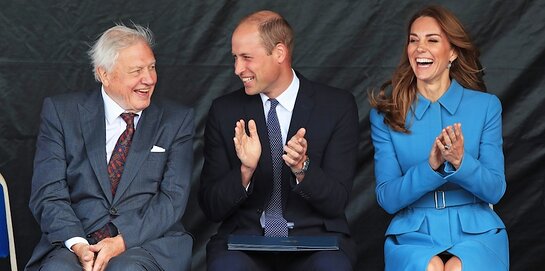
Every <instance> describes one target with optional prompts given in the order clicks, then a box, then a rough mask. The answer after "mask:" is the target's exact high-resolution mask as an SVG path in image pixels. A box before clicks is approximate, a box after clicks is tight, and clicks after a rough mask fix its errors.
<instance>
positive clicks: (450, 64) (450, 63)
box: [447, 60, 452, 69]
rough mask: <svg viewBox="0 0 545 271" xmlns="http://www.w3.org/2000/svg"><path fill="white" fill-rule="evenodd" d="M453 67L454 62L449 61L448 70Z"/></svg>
mask: <svg viewBox="0 0 545 271" xmlns="http://www.w3.org/2000/svg"><path fill="white" fill-rule="evenodd" d="M451 66H452V61H450V60H449V61H448V65H447V69H450V67H451Z"/></svg>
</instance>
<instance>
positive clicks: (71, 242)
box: [64, 237, 89, 252]
mask: <svg viewBox="0 0 545 271" xmlns="http://www.w3.org/2000/svg"><path fill="white" fill-rule="evenodd" d="M78 243H84V244H87V245H88V244H89V241H87V239H85V238H83V237H72V238H70V239H68V240H66V241H65V242H64V245H65V246H66V248H68V250H70V251H71V252H74V251H73V250H72V246H73V245H75V244H78Z"/></svg>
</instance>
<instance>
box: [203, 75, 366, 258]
mask: <svg viewBox="0 0 545 271" xmlns="http://www.w3.org/2000/svg"><path fill="white" fill-rule="evenodd" d="M298 77H299V79H300V87H299V92H298V94H297V98H296V102H295V107H294V110H293V115H292V119H291V123H290V127H289V131H288V135H287V138H288V140H289V139H290V138H291V137H292V136H293V135H295V133H296V132H297V130H298V129H300V128H305V129H306V135H305V138H306V139H307V142H308V150H307V154H308V156H309V158H310V166H309V168H308V171H307V173H306V174H305V179H304V181H303V182H301V183H300V184H296V180H295V176H294V175H293V174H292V173H291V171H290V169H289V167H288V166H286V165H285V164H284V165H283V173H282V182H283V183H282V189H283V191H282V200H283V202H282V203H283V204H282V205H283V214H284V217H285V218H286V220H287V221H289V222H293V223H294V225H295V226H294V228H293V229H291V230H290V232H289V234H290V235H337V236H340V237H341V248H342V249H343V250H344V251H345V252H346V253H347V254H348V255H349V257H351V258H353V257H354V254H353V253H355V251H354V248H353V242H351V241H350V239H349V236H350V233H349V229H348V223H347V220H346V216H345V212H344V211H345V207H346V206H347V204H348V200H349V195H350V192H351V189H352V183H353V178H354V174H355V171H356V154H357V146H358V111H357V107H356V103H355V100H354V97H353V95H352V94H350V93H349V92H346V91H343V90H339V89H335V88H332V87H328V86H325V85H320V84H317V83H314V82H311V81H308V80H307V79H305V78H304V77H302V76H301V75H299V74H298ZM240 119H244V120H245V121H248V120H250V119H253V120H255V122H256V125H257V130H258V134H259V138H260V142H261V147H262V152H261V157H260V160H259V163H258V166H257V168H256V170H255V172H254V175H253V177H252V180H251V184H250V187H249V189H248V191H246V190H245V189H244V187H243V186H242V183H241V173H240V165H241V163H240V160H239V159H238V157H237V155H236V152H235V148H234V145H233V137H234V127H235V123H236V122H237V121H238V120H240ZM204 136H205V148H204V157H205V162H204V166H203V171H202V176H201V182H200V190H199V200H200V206H201V208H202V210H203V211H204V213H205V214H206V216H207V217H208V218H209V219H211V220H213V221H217V222H220V221H221V222H222V224H221V226H220V228H219V230H218V233H217V235H216V236H215V237H213V238H212V239H213V240H216V239H217V240H219V241H218V242H217V243H216V242H212V243H215V244H217V245H219V246H225V238H226V236H228V235H229V234H250V235H263V229H262V227H261V224H260V220H259V219H260V217H261V214H262V212H263V210H264V209H265V207H266V205H267V203H268V202H269V199H270V197H271V193H272V162H271V156H270V155H267V154H270V153H271V152H270V145H269V140H268V135H267V126H266V122H265V116H264V111H263V104H262V101H261V98H260V97H259V95H253V96H250V95H247V94H246V93H245V92H244V89H240V90H238V91H235V92H233V93H230V94H228V95H225V96H223V97H220V98H218V99H216V100H215V101H214V102H213V104H212V106H211V108H210V112H209V114H208V121H207V125H206V129H205V135H204ZM208 256H211V255H208Z"/></svg>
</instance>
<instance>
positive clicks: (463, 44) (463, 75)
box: [369, 6, 486, 134]
mask: <svg viewBox="0 0 545 271" xmlns="http://www.w3.org/2000/svg"><path fill="white" fill-rule="evenodd" d="M420 17H431V18H433V19H435V20H436V21H437V24H439V27H440V28H441V30H442V31H443V32H444V33H445V35H446V37H447V39H448V41H449V42H450V45H451V46H452V48H453V49H454V51H455V52H456V54H457V56H458V57H457V58H456V60H455V61H454V62H452V65H451V67H450V69H449V73H450V74H449V75H450V78H453V79H455V80H456V81H457V82H458V83H459V84H460V85H462V86H463V87H465V88H468V89H474V90H479V91H483V92H486V86H485V84H484V81H483V79H482V77H483V75H484V73H483V71H482V66H481V63H480V61H479V50H478V49H477V47H475V45H473V43H472V42H471V39H470V38H469V34H468V33H467V32H466V30H465V29H464V27H463V25H462V24H461V23H460V21H459V20H458V19H457V18H456V16H454V14H453V13H452V12H450V11H449V10H447V9H446V8H443V7H441V6H428V7H425V8H424V9H422V10H420V11H418V12H417V13H416V14H414V15H413V17H412V18H411V20H410V21H409V24H408V27H407V41H406V42H405V48H404V50H403V55H402V56H401V61H400V62H399V65H398V66H397V68H396V70H395V72H394V74H393V75H392V79H390V80H388V81H386V82H385V83H384V84H383V85H382V86H381V87H380V90H379V92H378V94H376V93H374V92H371V93H369V103H370V104H371V106H372V107H374V108H376V109H377V110H378V112H380V113H382V114H384V123H386V124H387V125H389V126H390V127H391V128H392V129H394V130H395V131H398V132H403V133H407V134H408V133H410V131H409V129H408V127H407V125H406V119H407V114H409V110H410V108H411V105H412V104H413V103H414V101H415V100H416V97H417V96H416V92H417V89H416V77H415V75H414V72H413V70H412V68H411V64H410V63H409V58H408V55H407V45H408V44H409V33H410V31H411V26H412V24H413V23H414V21H415V20H416V19H418V18H420ZM390 85H391V88H392V94H391V95H390V96H388V95H386V89H387V88H388V87H389V86H390Z"/></svg>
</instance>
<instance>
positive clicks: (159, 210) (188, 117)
mask: <svg viewBox="0 0 545 271" xmlns="http://www.w3.org/2000/svg"><path fill="white" fill-rule="evenodd" d="M152 44H153V38H152V34H151V31H150V30H149V29H147V28H144V27H141V26H138V25H134V27H126V26H123V25H117V26H114V27H112V28H110V29H108V30H107V31H105V32H104V33H103V34H102V35H101V36H100V38H99V39H98V40H97V41H96V43H95V44H94V45H93V47H92V48H91V50H90V56H91V58H92V61H93V68H94V72H95V78H96V79H97V80H98V81H100V82H101V83H102V87H101V89H95V90H94V91H91V92H82V93H68V94H64V95H61V96H57V97H53V98H47V99H45V101H44V104H43V109H42V114H41V126H40V131H39V135H38V138H37V151H36V156H35V161H34V175H33V178H32V192H31V199H30V208H31V211H32V212H33V214H34V217H35V218H36V220H37V221H38V223H39V224H40V226H41V230H42V232H43V235H42V238H41V240H40V242H39V244H38V245H37V247H36V248H35V250H34V252H33V255H32V258H31V259H30V261H29V263H28V264H27V267H26V269H27V270H63V271H66V270H92V271H98V270H188V269H189V268H190V265H191V264H190V263H191V249H192V244H193V240H192V238H191V236H190V235H189V234H188V233H187V232H186V231H185V229H184V227H183V225H182V223H181V218H182V215H183V213H184V210H185V207H186V203H187V199H188V195H189V189H190V178H191V169H192V163H193V159H192V157H193V148H192V140H193V131H194V127H193V126H194V124H193V111H192V110H191V109H189V108H186V107H183V106H181V105H175V104H173V103H161V104H158V103H156V102H155V101H154V102H152V101H151V96H152V94H153V91H154V87H155V84H156V82H157V73H156V70H155V57H154V54H153V51H152V49H151V46H152Z"/></svg>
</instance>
